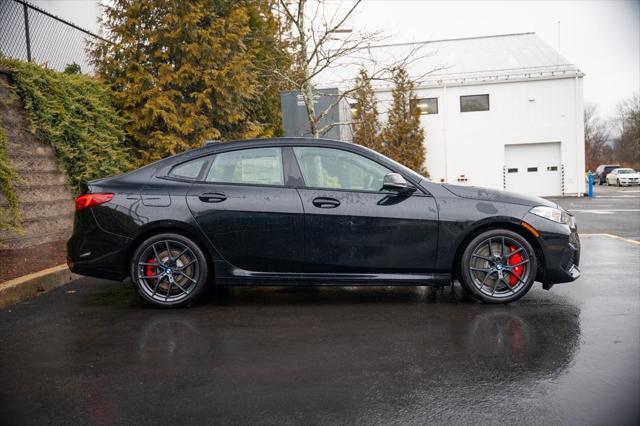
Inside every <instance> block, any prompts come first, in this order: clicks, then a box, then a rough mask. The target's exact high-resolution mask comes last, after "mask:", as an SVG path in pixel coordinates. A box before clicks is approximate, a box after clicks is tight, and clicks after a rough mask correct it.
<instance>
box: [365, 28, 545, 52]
mask: <svg viewBox="0 0 640 426" xmlns="http://www.w3.org/2000/svg"><path fill="white" fill-rule="evenodd" d="M530 34H535V32H533V31H530V32H526V33H511V34H494V35H486V36H472V37H458V38H443V39H440V40H426V41H413V42H404V43H388V44H375V45H372V46H369V47H365V48H364V49H376V48H379V47H395V46H413V45H416V44H429V43H442V42H445V41H463V40H477V39H483V38H497V37H514V36H522V35H530Z"/></svg>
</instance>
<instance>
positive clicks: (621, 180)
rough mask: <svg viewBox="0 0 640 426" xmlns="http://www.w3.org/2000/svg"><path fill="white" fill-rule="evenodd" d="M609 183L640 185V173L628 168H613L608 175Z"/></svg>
mask: <svg viewBox="0 0 640 426" xmlns="http://www.w3.org/2000/svg"><path fill="white" fill-rule="evenodd" d="M607 185H617V186H625V185H640V173H638V172H636V171H635V170H633V169H628V168H620V169H613V170H611V173H609V174H608V175H607Z"/></svg>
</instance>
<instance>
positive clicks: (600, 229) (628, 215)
mask: <svg viewBox="0 0 640 426" xmlns="http://www.w3.org/2000/svg"><path fill="white" fill-rule="evenodd" d="M593 189H594V191H593V194H594V197H593V198H591V199H589V198H587V197H583V198H573V197H570V198H557V199H555V198H554V199H553V200H554V201H555V202H557V203H558V204H560V205H561V206H562V207H564V208H565V209H567V210H569V211H571V213H572V214H574V215H575V216H576V219H577V221H578V226H579V228H580V232H581V233H584V232H588V233H605V234H614V235H618V236H621V237H625V238H630V239H634V240H640V187H639V186H632V187H622V188H618V187H615V186H599V185H596V186H594V187H593Z"/></svg>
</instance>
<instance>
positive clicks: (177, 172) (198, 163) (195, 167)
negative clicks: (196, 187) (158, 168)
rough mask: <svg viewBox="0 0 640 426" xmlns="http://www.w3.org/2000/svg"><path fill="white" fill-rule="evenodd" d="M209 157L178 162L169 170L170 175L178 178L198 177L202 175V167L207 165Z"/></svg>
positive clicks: (191, 178)
mask: <svg viewBox="0 0 640 426" xmlns="http://www.w3.org/2000/svg"><path fill="white" fill-rule="evenodd" d="M206 161H207V157H202V158H197V159H195V160H191V161H187V162H186V163H182V164H178V165H177V166H175V167H174V168H172V169H171V171H170V172H169V176H171V177H174V178H178V179H190V180H193V179H196V178H197V177H198V176H200V172H201V171H202V167H203V166H204V165H205V163H206Z"/></svg>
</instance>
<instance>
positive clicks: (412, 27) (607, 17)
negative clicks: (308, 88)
mask: <svg viewBox="0 0 640 426" xmlns="http://www.w3.org/2000/svg"><path fill="white" fill-rule="evenodd" d="M32 2H33V3H34V4H36V5H38V6H40V7H42V8H43V9H46V10H49V11H51V12H53V13H55V14H57V15H58V16H60V17H62V18H66V19H68V20H70V21H72V22H74V23H76V24H78V25H80V26H82V27H85V28H87V29H89V30H92V31H97V23H96V22H97V15H98V13H99V12H98V11H99V8H98V7H97V5H96V4H97V2H96V1H93V0H35V1H34V0H32ZM348 3H349V2H343V3H342V6H341V7H343V8H344V7H345V6H348ZM338 4H340V2H339V1H338V0H335V1H333V0H329V1H328V7H336V5H338ZM558 21H560V32H559V34H560V37H558ZM350 25H352V26H358V28H359V29H364V30H376V29H381V30H384V31H385V32H388V33H389V34H390V35H392V36H393V41H395V42H406V41H426V40H437V39H443V38H455V37H471V36H482V35H492V34H507V33H521V32H529V31H532V32H536V33H538V34H539V35H540V36H541V37H542V38H544V39H545V40H546V41H547V42H548V43H549V44H550V45H552V46H553V47H556V48H557V47H558V41H559V46H560V51H561V53H562V54H563V56H565V57H566V58H567V59H568V60H569V61H571V62H573V63H574V64H575V65H577V66H578V67H579V68H580V69H581V70H582V71H583V72H584V73H585V74H586V77H585V79H584V94H585V101H586V102H593V103H595V104H597V105H598V108H599V111H600V113H601V115H602V116H603V117H605V118H607V117H609V116H611V115H613V114H614V112H615V106H616V104H617V103H618V102H619V101H620V100H621V99H624V98H626V97H629V96H631V95H632V94H633V93H640V0H591V1H584V0H568V1H553V0H548V1H544V0H537V1H521V0H502V1H497V0H496V1H482V0H467V1H435V0H434V1H432V0H364V1H363V4H361V5H360V6H359V9H358V11H357V13H356V15H355V16H354V19H353V20H352V22H351V23H350Z"/></svg>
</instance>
